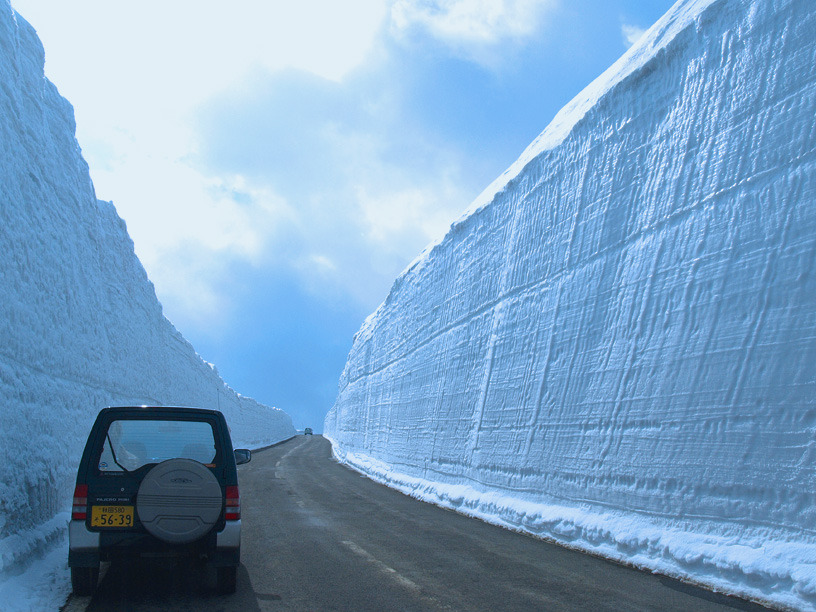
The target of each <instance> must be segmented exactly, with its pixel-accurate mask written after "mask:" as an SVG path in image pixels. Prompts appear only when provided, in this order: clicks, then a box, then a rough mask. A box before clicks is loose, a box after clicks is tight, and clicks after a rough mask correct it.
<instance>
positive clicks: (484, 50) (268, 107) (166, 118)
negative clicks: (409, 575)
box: [12, 0, 673, 431]
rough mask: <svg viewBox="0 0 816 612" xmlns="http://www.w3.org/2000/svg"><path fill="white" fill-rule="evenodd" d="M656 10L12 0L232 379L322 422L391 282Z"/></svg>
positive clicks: (467, 0)
mask: <svg viewBox="0 0 816 612" xmlns="http://www.w3.org/2000/svg"><path fill="white" fill-rule="evenodd" d="M672 4H673V2H672V1H671V0H640V1H637V0H344V1H343V2H335V1H334V0H300V1H299V2H296V3H293V2H282V1H275V0H269V1H265V2H261V1H257V0H256V1H254V2H250V1H248V0H236V1H234V2H231V3H229V4H224V3H221V2H215V1H214V0H174V1H172V2H166V1H162V2H159V1H157V0H143V1H142V2H139V3H115V2H110V1H109V0H76V1H73V2H70V3H68V2H64V1H62V0H12V6H13V7H14V8H15V9H16V10H17V11H18V12H19V13H20V14H21V15H22V16H23V17H25V18H26V19H27V20H28V21H29V22H30V23H31V24H32V25H33V26H34V27H35V29H36V30H37V32H38V34H39V36H40V38H41V40H42V41H43V45H44V47H45V56H46V66H45V71H46V76H47V77H48V78H49V79H51V80H52V81H53V82H54V83H55V84H56V85H57V87H58V88H59V90H60V92H61V93H62V95H63V96H65V97H66V98H67V99H68V100H69V101H70V102H71V103H72V104H73V105H74V108H75V113H76V118H77V139H78V141H79V144H80V146H81V147H82V150H83V155H84V156H85V159H86V160H87V161H88V164H89V166H90V171H91V177H92V179H93V181H94V185H95V187H96V192H97V196H98V197H99V198H101V199H105V200H112V201H113V202H114V204H115V205H116V208H117V210H118V211H119V214H120V215H121V216H122V217H123V218H124V219H125V221H126V222H127V225H128V230H129V232H130V235H131V237H132V238H133V240H134V244H135V249H136V253H137V255H138V256H139V258H140V259H141V261H142V263H143V264H144V266H145V268H146V270H147V272H148V275H149V276H150V278H151V280H152V281H153V283H154V284H155V287H156V293H157V296H158V298H159V300H160V301H161V302H162V305H163V307H164V312H165V315H166V316H167V317H168V319H170V321H171V322H173V324H174V325H175V326H176V327H177V328H178V329H179V331H181V332H182V334H184V336H185V337H186V338H187V339H188V340H190V342H191V343H192V344H193V346H194V347H195V348H196V350H197V351H198V352H199V354H201V356H202V357H203V358H204V359H206V360H207V361H210V362H212V363H215V364H216V366H217V367H218V370H219V372H220V373H221V375H222V376H223V377H224V379H225V380H226V382H227V383H228V384H229V385H230V386H232V387H233V388H234V389H235V390H236V391H238V392H239V393H242V394H244V395H248V396H251V397H254V398H255V399H257V400H259V401H261V402H263V403H266V404H269V405H272V406H277V407H279V408H282V409H283V410H286V411H287V412H289V413H290V414H291V415H292V417H293V420H294V422H295V426H296V427H298V428H303V427H305V426H312V427H314V428H315V429H316V430H318V431H320V430H322V421H323V416H324V415H325V413H326V411H327V410H328V409H329V408H330V407H331V404H332V403H333V401H334V397H335V395H336V392H337V383H338V380H339V377H340V374H341V372H342V369H343V366H344V364H345V360H346V356H347V354H348V351H349V349H350V348H351V342H352V337H353V335H354V333H355V332H356V331H357V329H358V328H359V327H360V325H361V323H362V322H363V319H364V318H365V317H366V316H367V315H368V314H370V313H371V312H372V311H373V310H374V309H376V307H377V306H378V305H379V304H380V302H382V300H384V299H385V296H386V295H387V293H388V290H389V288H390V286H391V284H392V282H393V281H394V279H395V278H396V276H397V275H398V274H399V273H400V272H401V271H402V270H403V269H404V268H405V266H406V265H407V264H408V263H409V262H410V261H411V260H412V259H414V257H416V255H418V254H419V252H420V251H422V249H423V248H424V247H425V246H426V245H427V244H428V243H429V242H431V241H434V240H436V239H438V238H440V237H441V236H442V235H444V232H445V231H446V229H447V228H448V226H449V225H450V223H451V222H452V221H454V220H455V219H457V218H458V217H459V216H460V215H461V214H462V212H463V211H464V210H465V209H467V207H468V205H469V204H470V203H471V201H472V200H473V199H475V198H476V196H477V195H478V194H479V193H480V192H481V191H482V190H483V189H484V188H485V187H487V186H488V185H489V184H490V183H491V182H492V181H493V180H494V179H495V178H496V177H497V176H498V175H499V174H501V173H502V172H503V171H504V170H505V169H506V168H507V167H508V166H509V165H510V164H512V162H513V161H515V159H516V158H517V157H518V156H519V154H520V153H521V152H522V151H523V150H524V148H525V147H526V146H527V145H528V144H530V142H532V140H533V139H534V138H535V137H536V136H537V135H538V134H539V133H540V132H541V131H542V130H543V129H544V128H545V127H546V126H547V124H548V123H549V121H550V120H551V119H552V117H553V116H554V115H555V113H556V112H558V110H560V108H561V107H562V106H564V105H565V104H566V103H567V102H569V100H570V99H572V98H573V97H574V96H575V95H576V94H577V93H578V92H579V91H580V90H581V89H583V88H584V87H585V86H586V85H588V84H589V83H590V82H591V81H592V80H593V79H594V78H595V77H597V76H598V75H600V74H601V73H602V72H603V71H604V70H605V69H606V68H607V67H609V65H611V64H612V63H613V62H614V61H615V60H616V59H617V58H618V57H620V55H621V54H623V53H624V52H625V51H626V49H627V47H628V46H629V45H630V44H631V43H632V42H633V40H634V39H635V38H636V37H637V36H638V34H639V33H640V32H642V31H643V30H645V29H647V28H648V27H649V26H651V25H652V24H653V23H654V22H655V21H656V20H657V19H658V18H659V17H660V16H661V15H662V14H663V13H665V12H666V11H667V10H668V9H669V7H670V6H671V5H672Z"/></svg>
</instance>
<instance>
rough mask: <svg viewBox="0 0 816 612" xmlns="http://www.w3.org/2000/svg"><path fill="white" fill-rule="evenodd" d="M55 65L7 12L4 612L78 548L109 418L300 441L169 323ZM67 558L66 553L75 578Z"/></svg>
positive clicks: (282, 417)
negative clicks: (177, 418) (205, 417)
mask: <svg viewBox="0 0 816 612" xmlns="http://www.w3.org/2000/svg"><path fill="white" fill-rule="evenodd" d="M43 63H44V55H43V48H42V45H41V43H40V41H39V39H38V38H37V36H36V33H35V32H34V30H33V29H32V28H31V26H30V25H29V24H28V23H26V22H25V21H24V20H23V19H21V18H20V17H19V16H18V15H16V14H15V13H14V11H13V10H12V8H11V6H10V4H9V2H8V0H0V414H2V427H0V466H2V467H0V594H2V596H3V597H2V600H3V601H4V603H3V604H2V605H1V606H0V607H3V609H4V610H5V609H9V608H8V607H6V606H7V605H12V604H13V603H14V601H15V600H14V599H6V594H7V593H8V592H9V589H11V588H12V587H13V586H15V585H17V586H19V583H21V582H25V581H24V580H22V579H21V578H20V573H21V571H22V569H23V568H24V565H25V564H26V563H30V562H32V553H34V552H38V551H45V550H47V549H48V547H49V546H50V545H52V544H56V543H59V542H60V540H62V539H63V538H64V534H65V525H66V521H67V515H65V514H64V511H66V510H68V509H69V508H70V505H71V494H72V491H73V486H74V479H75V478H76V467H77V464H78V463H79V459H80V455H81V453H82V449H83V446H84V443H85V438H86V436H87V434H88V431H89V430H90V426H91V424H92V423H93V420H94V418H95V417H96V414H97V412H98V411H99V409H101V408H103V407H105V406H108V405H141V404H160V405H184V406H199V407H203V408H214V409H220V410H221V411H222V412H224V414H225V415H226V417H227V422H228V423H229V424H230V428H231V430H232V437H233V442H234V443H235V444H236V446H249V447H254V448H257V447H259V446H263V445H267V444H271V443H274V442H277V441H280V440H282V439H285V438H288V437H290V436H292V435H294V434H295V430H294V428H293V426H292V420H291V418H290V417H289V415H288V414H286V413H285V412H283V411H281V410H278V409H275V408H270V407H267V406H263V405H260V404H258V403H257V402H255V401H254V400H251V399H249V398H246V397H241V396H240V395H238V394H236V393H235V392H234V391H233V390H232V389H230V388H229V387H228V386H227V385H226V384H225V383H224V381H223V380H222V379H221V378H220V377H219V375H218V373H217V371H216V370H215V368H214V367H212V366H211V365H209V364H207V363H205V362H204V361H203V360H202V359H201V357H199V356H198V355H197V354H196V352H195V351H194V350H193V347H192V346H191V345H190V344H189V343H188V342H187V341H186V340H185V339H184V338H183V337H182V336H181V334H179V333H178V331H176V329H175V328H174V327H173V326H172V325H171V324H170V323H169V322H168V321H167V320H166V319H165V318H164V316H163V315H162V309H161V305H160V304H159V302H158V301H157V299H156V295H155V292H154V289H153V285H152V284H151V283H150V281H149V280H148V278H147V275H146V274H145V271H144V269H143V267H142V265H141V263H140V262H139V260H138V259H137V258H136V256H135V254H134V251H133V243H132V241H131V240H130V238H129V237H128V234H127V230H126V228H125V224H124V222H123V221H122V220H121V219H120V218H119V216H118V215H117V213H116V210H115V209H114V207H113V204H111V203H108V202H101V201H98V200H97V199H96V196H95V193H94V188H93V185H92V184H91V180H90V176H89V173H88V167H87V164H86V163H85V161H84V160H83V159H82V156H81V153H80V150H79V147H78V145H77V141H76V139H75V124H74V115H73V109H72V107H71V105H70V104H69V103H68V102H67V101H65V100H64V99H63V98H62V97H61V96H60V95H59V93H58V92H57V90H56V88H55V87H54V85H52V84H51V83H50V82H49V81H48V80H47V79H46V78H45V77H44V75H43ZM146 180H149V177H146ZM66 559H67V550H63V551H62V565H63V566H64V564H65V561H66ZM42 562H43V560H42V559H40V560H39V561H37V563H40V564H41V563H42ZM63 573H64V572H63ZM55 580H56V582H57V583H59V587H58V588H55V589H52V588H51V587H48V589H47V590H50V591H54V590H56V591H57V592H59V589H60V588H62V589H65V588H67V589H68V590H70V586H68V587H66V583H65V577H64V576H61V577H57V578H55ZM60 580H61V582H60ZM12 583H13V584H12ZM18 591H19V589H18V590H16V591H15V593H16V592H18ZM65 594H67V593H63V594H62V595H63V601H64V595H65ZM32 597H35V601H39V600H37V599H36V595H32ZM24 599H25V598H24ZM25 601H28V600H27V599H26V600H25ZM24 603H25V602H24ZM30 607H31V608H32V609H35V608H38V607H39V606H37V605H34V604H32V605H31V606H30ZM23 609H25V608H23Z"/></svg>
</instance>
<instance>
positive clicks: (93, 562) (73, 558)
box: [68, 521, 99, 567]
mask: <svg viewBox="0 0 816 612" xmlns="http://www.w3.org/2000/svg"><path fill="white" fill-rule="evenodd" d="M68 567H99V532H97V531H89V530H88V528H87V526H86V525H85V521H69V522H68Z"/></svg>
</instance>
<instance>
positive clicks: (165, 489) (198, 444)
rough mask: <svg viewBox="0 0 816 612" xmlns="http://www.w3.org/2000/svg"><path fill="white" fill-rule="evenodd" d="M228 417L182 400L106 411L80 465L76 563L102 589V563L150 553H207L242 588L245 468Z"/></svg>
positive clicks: (83, 582) (74, 576)
mask: <svg viewBox="0 0 816 612" xmlns="http://www.w3.org/2000/svg"><path fill="white" fill-rule="evenodd" d="M250 459H251V453H250V451H249V450H246V449H236V450H233V448H232V440H231V439H230V434H229V428H228V427H227V422H226V419H225V418H224V415H223V414H222V413H220V412H218V411H216V410H204V409H197V408H177V407H151V406H142V407H115V408H105V409H104V410H102V411H101V412H100V413H99V415H98V416H97V418H96V422H95V423H94V425H93V427H92V428H91V431H90V434H89V435H88V440H87V442H86V444H85V450H84V452H83V453H82V459H81V461H80V464H79V469H78V471H77V480H76V488H75V490H74V502H73V509H72V512H71V522H70V524H69V529H68V536H69V550H68V565H69V567H70V568H71V584H72V586H73V589H74V593H75V594H78V595H89V594H92V593H93V591H94V590H95V589H96V586H97V582H98V579H99V566H100V562H102V561H111V560H113V559H115V558H119V557H133V556H140V555H142V554H156V553H160V554H162V555H179V556H190V557H194V558H205V559H206V560H207V562H208V563H209V564H210V565H212V566H213V567H215V568H216V576H217V588H218V590H219V591H220V592H222V593H233V592H235V588H236V575H237V569H238V566H239V565H240V556H241V502H240V496H239V491H238V472H237V469H236V466H237V465H240V464H242V463H247V462H248V461H249V460H250Z"/></svg>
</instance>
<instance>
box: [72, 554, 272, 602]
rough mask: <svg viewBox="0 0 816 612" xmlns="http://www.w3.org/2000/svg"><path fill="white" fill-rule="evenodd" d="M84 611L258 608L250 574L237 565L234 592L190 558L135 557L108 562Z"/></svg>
mask: <svg viewBox="0 0 816 612" xmlns="http://www.w3.org/2000/svg"><path fill="white" fill-rule="evenodd" d="M86 610H89V611H90V610H106V611H108V610H165V611H166V610H190V611H193V610H194V611H196V612H198V611H203V610H249V611H260V607H259V605H258V600H257V597H256V595H255V593H254V592H253V589H252V582H251V580H250V577H249V573H248V572H247V570H246V568H245V567H244V566H243V565H242V566H241V567H239V568H238V588H237V591H236V593H235V594H233V595H221V594H219V593H218V592H217V590H216V580H215V570H214V569H212V568H211V567H208V566H207V565H206V564H205V563H203V562H201V561H194V560H193V561H191V560H189V559H163V558H159V559H151V558H148V559H137V560H122V561H117V562H114V563H111V564H110V567H109V568H108V571H107V573H106V574H105V576H104V578H103V579H102V580H101V582H100V583H99V587H98V589H97V591H96V594H95V595H94V597H93V599H92V600H91V602H90V604H89V605H88V607H87V608H86Z"/></svg>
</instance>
